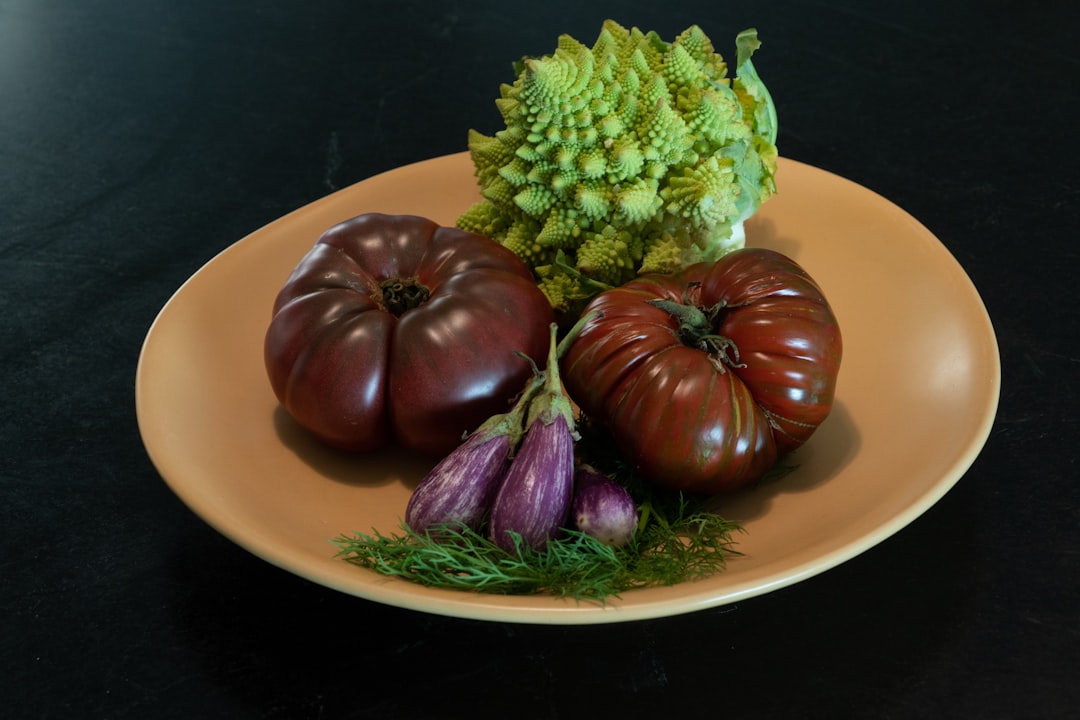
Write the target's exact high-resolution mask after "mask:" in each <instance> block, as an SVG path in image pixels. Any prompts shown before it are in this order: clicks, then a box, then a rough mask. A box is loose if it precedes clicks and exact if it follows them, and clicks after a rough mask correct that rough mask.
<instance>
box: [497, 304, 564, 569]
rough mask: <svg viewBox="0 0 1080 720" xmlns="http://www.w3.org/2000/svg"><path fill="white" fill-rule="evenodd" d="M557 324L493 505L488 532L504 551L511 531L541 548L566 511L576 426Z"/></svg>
mask: <svg viewBox="0 0 1080 720" xmlns="http://www.w3.org/2000/svg"><path fill="white" fill-rule="evenodd" d="M557 330H558V326H556V325H555V324H554V323H552V325H551V345H550V349H549V350H548V360H547V367H546V368H544V373H543V375H544V384H543V387H542V388H541V389H540V390H539V392H537V394H536V396H535V397H534V398H533V399H532V403H531V404H530V406H529V419H528V422H527V423H526V425H525V437H524V439H523V440H522V441H521V447H520V448H519V449H518V452H517V455H516V456H515V457H514V459H513V460H512V461H511V462H510V468H509V469H508V470H507V471H506V477H505V478H504V479H503V482H502V486H501V487H500V488H499V492H498V494H497V495H496V496H495V503H494V504H493V505H492V508H491V518H490V522H489V528H488V530H489V534H490V536H491V539H492V540H493V541H494V542H495V544H497V545H498V546H499V547H501V548H503V549H504V550H507V551H513V549H514V539H513V537H512V536H511V535H510V534H509V533H510V532H511V531H513V532H516V533H518V534H519V535H521V539H522V541H523V542H524V543H525V544H526V545H528V546H530V547H532V548H534V549H540V548H543V547H544V546H545V545H547V542H548V540H550V539H552V538H554V537H556V536H557V535H558V534H559V532H560V531H561V530H562V528H563V526H564V524H565V523H566V520H567V517H568V516H569V513H570V501H571V498H572V497H573V492H574V441H575V440H577V432H576V430H575V428H574V408H573V406H572V405H571V404H570V398H568V397H567V396H566V393H565V392H564V391H563V388H562V380H561V379H560V378H559V357H558V344H557V343H556V331H557Z"/></svg>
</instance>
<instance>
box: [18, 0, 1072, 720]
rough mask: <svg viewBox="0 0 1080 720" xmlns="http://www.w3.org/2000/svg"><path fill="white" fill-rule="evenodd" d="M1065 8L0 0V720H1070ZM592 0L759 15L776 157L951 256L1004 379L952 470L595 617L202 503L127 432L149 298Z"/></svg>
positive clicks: (838, 1) (939, 0)
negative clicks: (873, 199) (449, 594)
mask: <svg viewBox="0 0 1080 720" xmlns="http://www.w3.org/2000/svg"><path fill="white" fill-rule="evenodd" d="M725 5H726V6H729V7H727V8H725V7H724V6H725ZM1078 7H1080V6H1078V5H1076V4H1075V3H1070V2H1064V1H1060V2H1055V1H1053V0H1043V1H1040V0H1035V1H1034V2H1029V3H1018V2H1014V1H1011V0H988V1H987V2H976V1H975V0H967V1H965V0H936V1H935V2H901V1H900V0H880V1H878V2H874V3H864V2H861V1H860V0H832V1H831V2H814V1H812V0H786V1H784V2H761V3H715V2H708V3H706V2H681V3H678V2H677V3H657V2H652V3H644V2H629V1H626V0H623V1H621V2H588V3H585V2H580V1H579V2H549V3H543V4H541V3H536V4H531V5H528V4H527V5H526V6H522V7H520V8H519V7H517V6H511V5H510V4H503V3H494V2H474V3H436V2H430V3H421V2H413V1H411V0H399V1H398V2H394V3H360V2H345V1H343V0H334V1H329V0H327V1H324V2H309V1H307V0H305V1H303V2H300V1H299V0H296V1H293V2H287V1H284V0H235V1H232V2H218V1H216V0H215V1H210V0H185V1H184V2H166V1H163V0H143V1H142V2H122V1H121V0H80V1H78V2H76V1H74V0H69V1H67V2H64V1H63V0H34V2H20V0H0V268H2V281H0V338H2V350H0V352H2V356H3V369H2V371H3V375H4V404H3V419H2V422H0V447H2V449H3V452H2V453H0V492H2V497H0V540H2V543H0V553H2V555H0V716H4V717H13V718H16V717H17V718H53V717H64V718H110V719H115V718H194V717H199V718H217V717H223V718H224V717H228V718H331V717H349V718H369V717H371V718H384V717H385V718H456V717H500V718H502V717H526V718H532V717H535V718H571V717H574V718H576V717H586V716H601V715H602V716H604V717H627V716H629V717H638V716H641V717H645V716H655V715H657V714H659V713H662V714H663V715H664V716H666V717H690V716H700V714H704V713H710V714H713V715H715V716H727V717H790V718H849V717H850V718H935V717H965V718H966V717H972V718H1065V717H1076V716H1078V715H1077V713H1078V712H1080V683H1078V682H1077V677H1076V673H1077V670H1078V668H1080V587H1078V583H1077V567H1078V562H1080V532H1078V526H1080V492H1078V490H1077V479H1078V463H1077V459H1078V450H1077V447H1078V442H1077V440H1078V436H1077V416H1078V411H1077V386H1078V384H1080V383H1078V382H1077V381H1078V377H1077V368H1078V363H1080V346H1078V343H1077V337H1078V334H1080V333H1078V330H1077V328H1078V321H1080V318H1078V313H1077V306H1078V302H1077V287H1078V286H1077V278H1078V277H1080V274H1078V270H1080V264H1078V262H1077V250H1076V248H1077V244H1076V243H1077V241H1078V238H1080V170H1078V160H1080V139H1078V138H1080V133H1078V128H1080V90H1078V88H1080V53H1078V51H1077V49H1076V45H1075V39H1076V36H1077V34H1078V33H1080V12H1078V10H1077V8H1078ZM606 17H611V18H614V19H616V20H618V21H619V22H621V23H622V24H624V25H627V26H631V25H635V26H638V27H641V28H643V29H652V30H656V31H658V32H659V33H660V34H661V36H663V37H667V38H671V37H674V35H675V34H676V33H677V32H679V31H681V30H682V29H684V28H685V27H687V26H689V25H691V24H695V23H696V24H699V25H701V26H702V28H703V29H704V30H705V31H706V32H707V33H708V34H709V35H710V37H712V38H713V39H714V41H715V42H716V44H717V46H718V49H720V50H721V51H724V50H725V48H727V46H728V44H729V42H730V40H729V39H730V38H733V37H734V34H735V33H736V32H738V31H739V30H741V29H743V28H744V27H750V26H755V27H757V28H758V30H759V32H760V35H761V38H762V40H763V42H764V45H763V47H762V49H761V51H760V53H759V54H758V56H756V58H755V61H756V64H757V66H758V70H759V72H760V74H761V75H762V76H763V77H764V78H765V80H766V82H767V83H768V85H769V88H770V90H771V91H772V93H773V95H774V97H775V99H776V102H777V105H778V108H779V114H780V118H781V134H780V142H779V145H780V149H781V154H782V155H784V156H787V157H790V158H793V159H796V160H800V161H803V162H806V163H810V164H812V165H816V166H818V167H821V168H824V169H826V170H829V171H832V172H834V173H837V174H839V175H842V176H844V177H847V178H850V179H851V180H854V181H855V182H858V183H860V184H862V185H865V186H866V187H868V188H870V189H872V190H874V191H876V192H878V193H880V194H881V195H883V196H885V197H886V198H888V199H890V200H891V201H893V202H895V203H896V204H898V205H899V206H900V207H902V208H904V209H905V210H907V211H908V212H910V213H911V214H912V215H914V216H915V217H916V218H918V219H919V220H920V221H922V222H923V223H924V224H925V225H926V226H927V227H928V228H930V230H931V231H933V232H934V234H935V235H937V236H938V237H939V238H940V239H941V241H942V242H943V243H944V245H945V246H946V247H947V248H948V249H949V250H950V251H951V253H952V254H953V255H954V256H955V257H956V258H957V260H958V261H959V262H960V264H961V265H962V266H963V268H964V269H965V270H966V272H967V273H968V274H969V275H970V277H971V278H972V280H973V282H974V283H975V285H976V287H977V288H978V289H979V291H980V293H981V295H982V297H983V299H984V301H985V303H986V306H987V309H988V311H989V314H990V316H991V318H992V320H993V322H994V326H995V329H996V332H997V336H998V341H999V345H1000V354H1001V363H1002V371H1003V384H1002V391H1001V396H1000V406H999V411H998V414H997V417H996V419H995V423H994V426H993V429H992V431H991V433H990V436H989V440H988V442H987V444H986V446H985V448H984V450H983V452H982V453H981V454H980V455H979V457H978V458H977V459H976V460H975V462H974V464H973V465H972V466H971V468H970V470H969V471H968V472H967V473H966V475H965V476H964V477H963V478H962V479H961V480H960V482H959V483H958V484H957V485H956V486H955V487H954V488H953V489H952V490H951V491H950V492H949V493H947V494H946V495H945V497H944V498H943V499H942V500H941V501H940V502H939V503H937V504H936V505H935V506H934V507H932V508H931V509H930V510H929V511H927V512H926V513H924V514H923V515H922V516H920V517H919V518H918V519H917V520H916V521H915V522H913V523H912V524H911V525H909V526H908V527H906V528H905V529H903V530H902V531H900V532H899V533H897V534H896V535H894V536H893V537H891V538H889V539H888V540H886V541H884V542H882V543H881V544H879V545H877V546H876V547H874V548H873V549H871V550H869V551H868V552H866V553H864V554H862V555H860V556H858V557H857V558H855V559H853V560H850V561H849V562H846V563H844V564H842V565H840V566H838V567H836V568H834V569H832V570H829V571H827V572H825V573H823V574H821V575H818V576H816V577H813V578H812V579H809V580H807V581H805V582H802V583H799V584H796V585H793V586H790V587H787V588H785V589H782V590H778V591H776V592H773V593H770V594H765V595H761V596H758V597H755V598H752V599H748V600H745V601H741V602H738V603H737V604H733V605H726V606H722V607H717V608H715V609H710V610H702V611H698V612H695V613H691V614H686V615H680V616H675V617H670V618H663V619H655V620H647V621H638V622H630V623H616V624H611V625H599V626H584V627H582V626H574V627H560V626H547V625H528V624H524V625H518V624H507V623H500V622H484V621H476V620H464V619H455V618H450V617H442V616H434V615H427V614H422V613H418V612H414V611H411V610H403V609H398V608H394V607H389V606H384V605H380V604H376V603H373V602H368V601H365V600H361V599H358V598H355V597H352V596H349V595H345V594H342V593H339V592H337V591H334V590H331V589H328V588H325V587H322V586H320V585H316V584H313V583H311V582H309V581H307V580H304V579H301V578H299V577H296V576H294V575H292V574H290V573H288V572H286V571H284V570H281V569H279V568H277V567H275V566H272V565H270V564H268V563H266V562H264V561H263V560H260V559H258V558H257V557H255V556H253V555H251V554H249V553H248V552H246V551H245V550H243V549H241V548H240V547H238V546H236V545H234V544H233V543H231V542H230V541H229V540H227V539H226V538H224V537H223V536H222V535H220V534H218V533H217V532H216V531H215V530H213V529H211V528H210V527H209V526H208V525H207V524H205V523H204V522H203V521H202V520H200V519H199V518H198V517H197V516H196V515H195V514H194V513H192V512H191V511H190V510H189V509H188V508H187V507H186V506H185V505H184V504H183V503H181V502H180V500H178V499H177V498H176V496H174V495H173V494H172V493H171V492H170V490H169V489H168V487H167V485H166V484H165V483H164V482H163V481H162V479H161V477H160V476H159V474H158V473H157V471H156V470H155V468H154V466H153V465H152V464H151V462H150V460H149V458H148V456H147V454H146V451H145V449H144V447H143V445H142V442H141V440H140V435H139V429H138V426H137V421H136V414H135V404H134V377H135V369H136V362H137V360H138V356H139V351H140V347H141V343H142V341H143V338H144V337H145V334H146V332H147V330H148V328H149V326H150V324H151V322H152V321H153V319H154V317H155V316H156V314H157V312H158V311H159V310H160V308H161V307H162V305H163V304H164V303H165V302H166V300H167V299H168V298H169V297H170V295H171V294H172V293H173V292H174V291H175V290H176V289H177V288H178V287H179V285H180V284H181V283H182V282H183V281H184V280H185V279H186V278H188V277H189V276H190V275H191V274H192V273H193V272H195V271H196V270H197V269H198V268H199V267H200V266H201V265H203V264H204V263H205V262H207V261H208V260H210V259H211V258H212V257H213V256H214V255H215V254H217V253H218V252H220V251H221V250H223V249H224V248H226V247H227V246H229V245H230V244H232V243H234V242H235V241H237V240H238V239H240V238H241V237H243V236H245V235H247V234H248V233H250V232H252V231H254V230H256V229H258V228H260V227H262V226H263V225H265V224H266V223H268V222H270V221H272V220H274V219H276V218H278V217H280V216H282V215H284V214H286V213H288V212H289V211H291V210H294V209H296V208H298V207H301V206H303V205H305V204H307V203H309V202H311V201H313V200H316V199H318V198H320V197H323V196H326V195H327V194H329V193H331V192H333V191H335V190H338V189H341V188H343V187H346V186H348V185H350V184H352V183H355V182H358V181H360V180H363V179H364V178H367V177H370V176H372V175H375V174H376V173H379V172H382V171H384V170H388V169H391V168H394V167H397V166H400V165H403V164H406V163H410V162H413V161H418V160H422V159H425V158H430V157H434V156H439V155H444V154H448V153H454V152H459V151H461V150H463V149H464V147H465V139H466V131H467V130H468V129H469V128H477V129H481V130H484V131H487V132H493V131H494V130H495V129H497V122H498V115H497V113H496V111H495V108H494V103H493V100H494V98H495V96H496V94H497V88H498V85H499V83H501V82H504V81H508V80H510V79H512V75H511V70H510V62H511V61H512V60H514V59H516V58H519V57H521V56H522V55H525V54H540V53H544V52H548V51H550V50H551V49H553V47H554V43H555V39H556V37H557V35H558V34H560V33H564V32H565V33H569V34H571V35H573V36H575V37H578V38H580V39H583V40H586V41H591V40H592V39H593V38H595V36H596V33H597V32H598V30H599V26H600V23H601V21H602V20H603V19H604V18H606Z"/></svg>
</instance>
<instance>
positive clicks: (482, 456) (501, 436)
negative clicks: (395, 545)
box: [405, 374, 544, 534]
mask: <svg viewBox="0 0 1080 720" xmlns="http://www.w3.org/2000/svg"><path fill="white" fill-rule="evenodd" d="M543 381H544V378H543V376H542V375H539V374H538V375H537V376H536V377H534V378H533V380H532V382H531V383H530V384H529V385H528V386H527V387H526V388H525V390H524V391H523V392H522V394H521V397H519V398H518V400H517V402H516V403H515V404H514V407H513V408H512V409H511V410H510V411H508V412H506V413H503V414H499V415H495V416H493V417H491V418H490V419H488V420H487V421H486V422H484V424H483V425H481V426H480V427H479V428H477V429H476V431H475V432H473V433H472V434H471V435H470V436H468V437H467V438H466V439H465V441H464V442H463V443H462V444H461V445H459V446H458V447H457V448H455V449H454V450H453V451H451V452H450V454H449V455H447V456H446V457H444V458H443V459H442V460H441V461H439V463H438V464H437V465H435V467H434V468H432V469H431V472H429V473H428V474H427V475H426V476H424V479H423V480H421V481H420V484H419V485H417V486H416V489H415V490H414V491H413V493H412V496H411V497H410V498H409V504H408V505H407V506H406V508H405V524H406V525H408V526H409V528H410V529H411V530H412V531H413V532H416V533H419V534H424V533H427V532H428V531H429V529H430V528H431V527H432V526H433V525H440V524H441V525H447V526H454V525H457V526H464V527H467V528H470V529H472V530H479V529H480V526H481V524H482V523H483V520H484V516H485V515H486V514H487V512H488V511H489V510H490V509H491V504H492V502H493V501H494V499H495V494H496V492H497V491H498V489H499V485H500V483H501V482H502V480H503V476H504V475H505V474H506V467H507V463H508V462H509V459H510V456H511V454H512V453H513V452H514V450H515V449H516V448H517V446H518V444H519V443H520V442H521V438H522V434H523V432H524V424H525V418H526V415H527V412H528V409H529V403H530V401H531V400H532V397H533V396H534V395H535V394H536V392H537V391H538V390H539V389H540V387H542V385H543Z"/></svg>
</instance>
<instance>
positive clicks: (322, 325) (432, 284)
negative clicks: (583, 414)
mask: <svg viewBox="0 0 1080 720" xmlns="http://www.w3.org/2000/svg"><path fill="white" fill-rule="evenodd" d="M552 315H553V314H552V310H551V305H550V303H549V302H548V300H547V298H546V297H545V296H544V294H543V293H542V292H541V291H540V289H539V288H538V287H537V286H536V284H535V282H534V281H533V278H532V275H531V274H530V272H529V269H528V268H527V267H526V266H525V264H524V263H523V262H522V261H521V260H520V259H519V258H518V257H517V256H516V255H515V254H514V253H513V252H511V251H510V250H507V249H506V248H504V247H502V246H501V245H499V244H498V243H496V242H494V241H493V240H489V239H488V238H485V237H481V236H479V235H473V234H471V233H467V232H463V231H461V230H458V229H455V228H450V227H440V226H438V225H436V224H435V223H434V222H432V221H430V220H427V219H424V218H420V217H414V216H399V215H381V214H368V215H361V216H359V217H356V218H353V219H351V220H347V221H345V222H343V223H341V224H340V225H337V226H335V227H333V228H331V229H330V230H328V231H326V233H324V234H323V235H322V236H321V237H320V238H319V239H318V241H317V242H316V243H315V246H314V248H312V249H311V251H310V252H309V253H308V254H307V255H306V256H305V257H304V258H303V259H302V260H301V261H300V263H299V265H297V267H296V269H295V270H294V271H293V273H292V275H291V276H290V277H289V279H288V281H287V282H286V284H285V286H284V287H283V288H282V289H281V291H280V293H279V294H278V296H277V299H276V301H275V303H274V308H273V319H272V320H271V322H270V327H269V329H268V330H267V334H266V342H265V361H266V369H267V373H268V375H269V377H270V383H271V385H272V386H273V388H274V393H275V394H276V395H277V397H278V399H279V400H280V401H281V404H282V405H283V406H284V407H285V409H286V410H288V412H289V414H290V415H291V416H292V417H293V418H294V419H295V420H296V421H297V422H298V423H299V424H300V425H301V426H303V427H305V428H307V429H308V430H309V431H311V432H312V433H313V434H314V435H316V436H317V437H319V438H320V439H322V440H323V441H324V442H326V443H327V444H329V445H333V446H335V447H339V448H343V449H347V450H355V451H366V450H373V449H376V448H379V447H381V446H383V445H386V444H387V443H389V442H391V441H392V440H396V441H397V442H398V443H399V444H400V445H402V446H404V447H406V448H408V449H411V450H415V451H418V452H421V453H424V454H426V455H431V456H436V457H438V456H442V455H445V454H447V453H448V452H449V451H450V450H452V449H453V448H454V447H456V446H457V445H458V444H460V443H461V439H462V435H463V434H464V433H466V432H469V431H472V430H475V429H476V427H477V426H479V425H480V423H482V422H483V421H484V420H486V419H487V418H488V417H490V416H491V415H494V414H495V413H499V412H505V411H506V410H507V408H508V407H509V402H510V400H511V399H512V398H513V397H514V396H515V395H516V394H517V393H518V392H520V391H521V389H522V387H523V386H524V384H525V382H526V381H527V380H528V378H529V377H530V375H531V373H532V369H531V367H530V366H529V364H528V362H527V361H526V360H525V359H524V358H522V357H520V356H519V355H517V354H516V353H517V352H522V353H525V354H527V355H528V356H529V357H531V358H533V359H534V360H536V361H537V362H539V363H541V364H542V363H543V361H544V359H545V358H546V356H547V349H548V344H549V342H550V323H551V322H552Z"/></svg>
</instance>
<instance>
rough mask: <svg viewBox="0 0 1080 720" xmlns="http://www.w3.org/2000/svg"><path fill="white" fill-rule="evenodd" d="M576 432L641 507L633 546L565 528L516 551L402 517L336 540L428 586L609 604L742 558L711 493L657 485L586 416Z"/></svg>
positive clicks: (386, 571)
mask: <svg viewBox="0 0 1080 720" xmlns="http://www.w3.org/2000/svg"><path fill="white" fill-rule="evenodd" d="M578 429H579V430H580V432H581V439H580V440H579V441H578V443H577V446H576V448H575V455H577V457H578V458H579V459H583V460H585V461H587V462H588V463H589V464H590V465H593V466H594V467H597V468H600V469H602V470H603V471H605V472H607V473H608V474H609V475H611V476H612V477H614V478H616V479H617V480H618V481H619V482H621V483H622V484H623V485H624V486H625V487H626V488H627V490H628V491H629V492H630V494H631V495H632V496H633V497H634V500H635V502H636V503H637V506H638V513H639V519H638V526H637V530H636V532H635V533H634V536H633V538H632V539H631V540H630V542H629V543H627V544H626V545H624V546H622V547H611V546H609V545H606V544H604V543H602V542H601V541H599V540H597V539H596V538H594V537H592V536H590V535H587V534H585V533H582V532H578V531H576V530H564V531H563V533H562V534H561V535H560V536H559V537H557V538H555V539H553V540H550V541H548V543H547V545H546V547H544V548H541V549H534V548H532V547H530V546H529V544H528V543H526V542H523V541H522V539H521V536H520V535H517V534H515V533H511V535H512V536H513V538H514V547H513V548H512V549H511V550H504V549H502V548H501V547H499V546H498V545H496V544H495V543H494V542H492V541H491V540H490V539H488V538H487V537H486V536H485V535H484V534H483V533H482V532H477V531H475V530H472V529H469V528H465V527H462V526H460V525H435V526H432V527H430V528H429V529H428V530H427V531H426V532H425V533H423V534H420V533H417V532H415V531H413V530H412V529H410V528H409V526H408V525H407V524H405V523H404V522H402V523H401V525H400V530H399V531H397V532H393V533H391V534H389V535H387V534H383V533H382V532H380V531H378V530H372V532H371V533H363V532H355V533H353V534H351V535H348V534H343V535H340V536H338V537H337V538H334V539H333V540H331V542H332V543H333V544H334V545H336V546H337V547H338V553H337V556H338V557H340V558H342V559H343V560H345V561H347V562H350V563H353V564H355V565H359V566H361V567H365V568H368V569H370V570H374V571H375V572H377V573H380V574H382V575H389V576H395V577H400V578H404V579H406V580H409V581H411V582H415V583H419V584H421V585H426V586H429V587H441V588H454V589H459V590H467V591H473V592H482V593H491V594H501V595H536V594H548V595H552V596H555V597H566V598H572V599H575V600H579V601H581V600H585V601H595V602H600V603H603V602H604V601H605V600H606V599H608V598H617V597H619V596H620V595H621V594H622V593H623V592H625V591H627V590H634V589H637V588H647V587H658V586H669V585H675V584H678V583H682V582H690V581H695V580H701V579H704V578H707V577H709V576H711V575H715V574H717V573H719V572H722V571H723V570H724V568H725V567H726V565H727V561H728V559H729V558H730V557H732V556H736V555H739V554H740V553H739V552H738V551H737V550H736V549H735V544H736V543H735V540H734V538H733V535H734V534H735V533H736V532H742V530H743V529H742V527H741V526H740V525H739V524H738V523H735V522H732V521H729V520H727V519H725V518H724V517H722V516H721V515H719V514H717V513H716V512H714V511H712V510H710V509H709V507H708V504H707V503H708V499H707V498H696V497H692V496H687V495H685V494H683V493H678V492H669V491H664V490H661V489H659V488H657V487H656V486H655V485H654V484H653V483H651V482H649V481H648V480H646V479H645V478H644V477H642V476H641V475H640V473H638V472H636V471H635V470H634V468H633V467H632V466H630V465H629V464H628V463H627V462H626V461H625V458H624V457H623V456H622V455H621V453H619V452H618V451H617V450H616V449H615V446H614V443H613V442H612V441H611V438H610V437H609V436H608V435H607V434H606V433H605V431H604V430H602V429H600V428H598V427H596V426H594V425H593V424H591V423H589V422H588V418H584V417H583V418H581V420H580V422H579V423H578ZM481 530H482V529H481Z"/></svg>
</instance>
